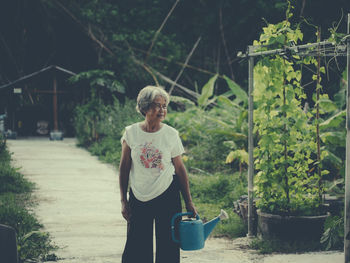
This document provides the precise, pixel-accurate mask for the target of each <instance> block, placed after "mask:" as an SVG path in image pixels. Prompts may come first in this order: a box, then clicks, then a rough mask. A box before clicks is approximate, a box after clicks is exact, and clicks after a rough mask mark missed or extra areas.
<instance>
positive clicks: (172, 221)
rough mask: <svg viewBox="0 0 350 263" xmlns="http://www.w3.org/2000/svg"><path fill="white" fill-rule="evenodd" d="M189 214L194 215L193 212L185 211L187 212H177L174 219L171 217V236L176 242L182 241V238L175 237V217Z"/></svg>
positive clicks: (197, 217)
mask: <svg viewBox="0 0 350 263" xmlns="http://www.w3.org/2000/svg"><path fill="white" fill-rule="evenodd" d="M187 215H188V216H189V215H193V213H192V212H185V213H177V214H175V215H174V216H173V217H172V219H171V237H172V238H173V241H174V242H176V243H180V240H177V239H176V238H175V219H176V218H178V217H180V216H187ZM196 219H197V220H198V219H199V215H198V214H197V216H196Z"/></svg>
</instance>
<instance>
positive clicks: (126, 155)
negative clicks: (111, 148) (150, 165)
mask: <svg viewBox="0 0 350 263" xmlns="http://www.w3.org/2000/svg"><path fill="white" fill-rule="evenodd" d="M130 168H131V149H130V147H129V146H128V145H127V143H126V142H125V141H123V144H122V156H121V159H120V165H119V188H120V201H121V204H122V215H123V217H124V218H125V219H126V220H127V221H128V220H129V218H130V209H129V204H128V198H127V192H128V185H129V174H130Z"/></svg>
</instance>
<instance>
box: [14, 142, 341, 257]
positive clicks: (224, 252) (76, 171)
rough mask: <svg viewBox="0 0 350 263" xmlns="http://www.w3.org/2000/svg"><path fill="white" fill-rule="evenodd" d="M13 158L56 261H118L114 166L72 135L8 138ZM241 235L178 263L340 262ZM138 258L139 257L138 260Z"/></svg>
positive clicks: (120, 223)
mask: <svg viewBox="0 0 350 263" xmlns="http://www.w3.org/2000/svg"><path fill="white" fill-rule="evenodd" d="M8 146H9V149H10V151H11V152H13V159H14V164H15V166H16V167H19V168H20V171H21V172H22V173H23V174H24V175H25V177H27V178H28V179H29V180H30V181H32V182H34V183H36V185H37V188H36V190H35V196H36V198H37V203H38V205H37V206H36V207H35V213H36V214H37V216H38V218H39V220H40V222H41V223H42V224H43V225H44V227H45V229H44V230H45V231H47V232H49V233H50V234H51V236H52V239H53V242H54V243H55V244H56V245H57V246H58V247H59V249H58V250H57V251H56V252H55V253H56V255H57V256H58V257H59V258H60V260H59V261H58V262H59V263H78V262H79V263H112V262H114V263H115V262H120V260H121V254H122V251H123V247H124V244H125V239H126V223H125V221H124V220H123V218H122V216H121V214H120V202H119V189H118V182H117V171H116V170H115V168H113V167H112V166H111V165H108V164H104V163H102V162H100V161H99V160H98V159H97V158H96V157H94V156H91V155H90V154H89V153H88V152H87V151H86V150H84V149H82V148H79V147H77V146H76V141H75V139H72V138H65V139H64V140H63V141H50V140H49V139H48V138H25V139H21V138H18V139H16V140H8ZM247 242H248V239H247V238H239V239H235V240H227V239H223V238H209V239H208V240H207V241H206V244H205V247H204V249H201V250H198V251H182V252H181V262H182V263H206V262H213V263H214V262H220V263H236V262H237V263H257V262H259V263H260V262H262V263H282V262H283V263H289V262H290V263H292V262H293V263H294V262H299V263H330V262H331V263H342V262H344V254H343V253H342V252H338V251H332V252H317V253H304V254H272V255H267V256H264V255H259V254H257V253H256V252H255V251H253V250H250V249H249V248H248V246H247ZM141 263H142V262H141Z"/></svg>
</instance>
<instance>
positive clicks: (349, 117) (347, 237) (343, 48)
mask: <svg viewBox="0 0 350 263" xmlns="http://www.w3.org/2000/svg"><path fill="white" fill-rule="evenodd" d="M344 39H345V41H346V43H345V44H341V45H335V44H333V43H331V42H328V41H323V42H318V43H312V44H306V45H298V46H289V47H285V48H283V49H275V50H268V51H260V52H259V51H256V50H257V48H259V47H258V46H252V45H250V46H248V48H247V52H246V53H245V54H242V53H241V52H239V53H238V56H239V57H242V58H247V59H248V126H249V130H248V154H249V164H248V235H247V236H248V237H253V236H254V234H253V233H254V231H253V225H254V215H253V192H254V190H253V188H254V184H253V178H254V156H253V150H254V141H253V128H254V121H253V111H254V98H253V92H254V57H259V56H266V55H287V54H290V53H292V54H297V55H300V56H323V57H325V56H332V57H338V56H346V61H347V93H346V94H347V96H346V164H345V167H346V168H345V201H344V208H345V210H344V262H345V263H350V13H349V14H348V20H347V36H346V37H345V38H344ZM320 50H321V51H322V52H320ZM330 51H331V52H330Z"/></svg>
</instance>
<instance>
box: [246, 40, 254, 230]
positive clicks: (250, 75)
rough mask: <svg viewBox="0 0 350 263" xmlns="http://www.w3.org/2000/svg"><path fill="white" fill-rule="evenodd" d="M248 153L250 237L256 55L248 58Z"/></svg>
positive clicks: (250, 226)
mask: <svg viewBox="0 0 350 263" xmlns="http://www.w3.org/2000/svg"><path fill="white" fill-rule="evenodd" d="M251 47H252V46H249V47H248V50H249V51H248V54H249V53H250V51H251ZM248 70H249V71H248V86H249V87H248V111H249V113H248V127H249V130H248V154H249V166H248V235H247V236H248V237H253V236H254V211H253V198H254V196H253V187H254V185H253V179H254V156H253V150H254V145H253V143H254V141H253V128H254V122H253V112H254V99H253V91H254V57H249V59H248Z"/></svg>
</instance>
